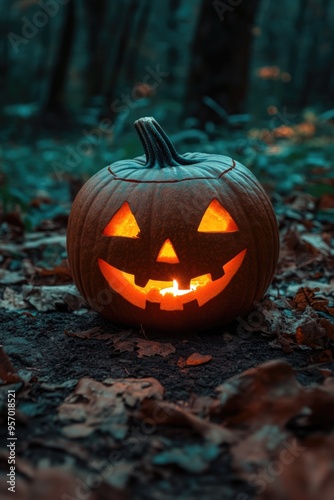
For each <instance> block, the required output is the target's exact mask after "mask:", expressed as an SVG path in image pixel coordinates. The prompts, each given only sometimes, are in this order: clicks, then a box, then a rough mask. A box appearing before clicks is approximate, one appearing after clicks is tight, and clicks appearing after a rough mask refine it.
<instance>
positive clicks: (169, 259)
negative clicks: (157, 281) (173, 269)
mask: <svg viewBox="0 0 334 500" xmlns="http://www.w3.org/2000/svg"><path fill="white" fill-rule="evenodd" d="M157 262H166V263H167V264H178V263H179V262H180V261H179V259H178V257H177V255H176V252H175V250H174V247H173V245H172V242H171V241H170V239H167V240H166V241H165V243H164V244H163V245H162V247H161V248H160V251H159V254H158V257H157Z"/></svg>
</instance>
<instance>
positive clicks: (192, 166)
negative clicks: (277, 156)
mask: <svg viewBox="0 0 334 500" xmlns="http://www.w3.org/2000/svg"><path fill="white" fill-rule="evenodd" d="M135 127H136V129H137V131H138V134H139V137H140V139H141V141H142V144H143V146H144V149H145V153H146V154H145V156H142V157H138V158H135V159H134V160H125V161H119V162H116V163H114V164H112V165H110V166H108V167H105V168H104V169H102V170H101V171H99V172H98V173H97V174H95V175H94V176H93V177H92V178H91V179H90V180H89V181H88V182H87V183H86V184H85V185H84V186H83V188H82V189H81V191H80V192H79V194H78V196H77V197H76V199H75V201H74V204H73V208H72V211H71V214H70V218H69V224H68V236H67V249H68V259H69V264H70V268H71V271H72V275H73V279H74V282H75V283H76V285H77V287H78V288H79V290H80V292H81V294H82V295H83V297H84V298H85V300H86V301H87V302H88V304H90V305H91V307H93V308H94V309H96V310H98V311H99V312H101V313H102V314H103V315H104V316H105V317H107V318H109V319H110V320H112V321H113V322H115V323H117V324H123V325H132V326H138V327H139V326H140V325H142V326H143V327H144V328H150V329H157V330H189V329H197V330H198V329H199V330H202V329H208V328H211V327H213V326H216V325H219V324H225V323H228V322H230V321H231V320H233V319H235V318H236V317H238V316H243V315H245V314H246V313H247V312H249V311H250V310H251V309H252V307H253V304H254V302H256V301H257V300H259V299H261V298H262V296H263V294H264V293H265V291H266V289H267V288H268V286H269V284H270V282H271V280H272V278H273V275H274V272H275V268H276V264H277V258H278V246H279V237H278V229H277V223H276V218H275V214H274V212H273V208H272V206H271V203H270V201H269V199H268V197H267V195H266V194H265V192H264V190H263V188H262V187H261V185H260V184H259V183H258V181H257V180H256V178H255V177H254V175H253V174H252V173H251V172H250V171H249V170H248V169H247V168H246V167H244V166H243V165H241V164H240V163H238V162H236V161H234V160H232V159H231V158H228V157H226V156H220V155H212V154H204V153H187V154H184V155H179V154H178V153H177V152H176V151H175V148H174V146H173V145H172V143H171V141H170V140H169V138H168V137H167V135H166V134H165V132H164V131H163V130H162V129H161V127H160V126H159V124H158V123H157V122H156V121H155V120H154V119H153V118H141V119H139V120H137V121H136V122H135Z"/></svg>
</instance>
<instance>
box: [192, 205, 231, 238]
mask: <svg viewBox="0 0 334 500" xmlns="http://www.w3.org/2000/svg"><path fill="white" fill-rule="evenodd" d="M197 231H199V232H200V233H233V232H235V231H239V228H238V226H237V225H236V223H235V222H234V220H233V219H232V217H231V215H230V214H229V213H228V211H227V210H226V209H225V208H224V207H222V205H221V204H220V203H219V201H218V200H212V202H211V203H210V205H209V206H208V208H207V209H206V211H205V213H204V215H203V217H202V220H201V222H200V225H199V226H198V229H197Z"/></svg>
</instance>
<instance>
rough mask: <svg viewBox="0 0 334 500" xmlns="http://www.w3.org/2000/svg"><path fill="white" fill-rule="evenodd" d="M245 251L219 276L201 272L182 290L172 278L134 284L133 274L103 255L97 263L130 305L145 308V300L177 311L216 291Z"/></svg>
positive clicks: (204, 300) (213, 295) (208, 297)
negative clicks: (105, 258) (216, 277)
mask: <svg viewBox="0 0 334 500" xmlns="http://www.w3.org/2000/svg"><path fill="white" fill-rule="evenodd" d="M246 252H247V249H246V248H245V249H244V250H242V251H241V252H240V253H238V254H237V255H236V256H235V257H233V259H231V260H229V261H228V262H227V263H226V264H225V265H224V266H222V268H223V271H224V274H223V276H222V277H221V278H218V279H216V280H212V278H211V274H203V275H202V276H197V277H196V278H193V279H191V280H190V288H189V289H185V290H182V289H179V288H178V285H177V282H176V281H175V280H173V281H158V280H152V279H150V280H148V282H147V283H146V285H145V286H143V287H142V286H139V285H136V283H135V276H134V275H133V274H130V273H126V272H124V271H120V270H119V269H117V267H114V266H112V265H110V264H108V263H107V262H106V261H105V260H103V259H98V265H99V268H100V271H101V273H102V274H103V276H104V278H105V279H106V280H107V282H108V284H109V286H110V287H111V288H112V289H113V290H114V291H115V292H117V293H118V294H119V295H121V296H122V297H123V298H124V299H125V300H127V301H128V302H130V303H131V304H133V305H134V306H137V307H140V308H141V309H145V308H146V302H147V301H148V302H155V303H158V304H160V309H161V310H164V311H180V310H183V305H184V304H186V303H188V302H191V301H193V300H197V303H198V305H199V306H200V307H201V306H203V305H204V304H205V303H206V302H208V301H209V300H211V299H213V298H214V297H216V296H217V295H219V294H220V293H221V292H222V291H223V290H224V289H225V288H226V287H227V285H228V284H229V282H230V281H231V279H232V278H233V276H234V275H235V274H236V273H237V272H238V270H239V268H240V266H241V264H242V262H243V260H244V258H245V255H246Z"/></svg>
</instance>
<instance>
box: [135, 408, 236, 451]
mask: <svg viewBox="0 0 334 500" xmlns="http://www.w3.org/2000/svg"><path fill="white" fill-rule="evenodd" d="M141 418H143V419H145V418H149V419H152V420H153V421H154V422H155V423H156V424H157V425H173V426H185V427H191V428H192V429H193V430H194V431H196V432H197V433H198V434H200V435H201V436H203V437H204V438H205V439H207V440H208V441H211V442H212V443H215V444H222V443H231V442H233V441H234V439H235V438H234V436H233V434H232V432H230V431H229V430H227V429H225V428H224V427H222V426H220V425H217V424H215V423H212V422H209V421H208V420H204V419H202V418H200V417H197V416H195V415H194V414H193V413H192V411H191V409H189V408H182V407H181V406H178V405H175V404H172V403H167V402H164V401H156V400H149V399H146V400H144V401H143V402H142V405H141Z"/></svg>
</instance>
